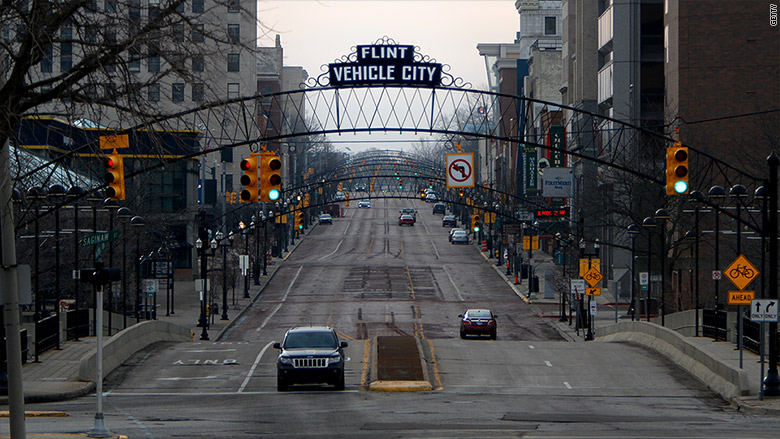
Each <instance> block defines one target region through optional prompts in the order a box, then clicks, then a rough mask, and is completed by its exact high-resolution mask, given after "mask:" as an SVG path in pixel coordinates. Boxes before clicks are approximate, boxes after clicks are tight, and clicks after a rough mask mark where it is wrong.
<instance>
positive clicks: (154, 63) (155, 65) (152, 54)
mask: <svg viewBox="0 0 780 439" xmlns="http://www.w3.org/2000/svg"><path fill="white" fill-rule="evenodd" d="M147 63H148V65H147V67H148V69H149V71H150V72H153V73H154V72H159V71H160V55H157V52H156V51H152V50H150V51H149V60H148V61H147Z"/></svg>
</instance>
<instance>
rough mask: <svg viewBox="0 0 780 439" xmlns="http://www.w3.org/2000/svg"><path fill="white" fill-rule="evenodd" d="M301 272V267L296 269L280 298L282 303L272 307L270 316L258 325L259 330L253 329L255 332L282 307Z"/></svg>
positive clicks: (263, 326)
mask: <svg viewBox="0 0 780 439" xmlns="http://www.w3.org/2000/svg"><path fill="white" fill-rule="evenodd" d="M301 270H303V265H301V266H300V267H298V271H296V272H295V277H293V280H292V281H290V285H289V286H287V291H285V292H284V296H282V302H281V303H279V304H278V305H276V306H275V307H274V310H273V311H271V313H270V314H268V317H266V318H265V320H263V323H262V324H261V325H260V327H259V328H257V329H255V331H261V330H262V329H263V328H265V325H267V324H268V322H270V321H271V318H273V316H274V315H276V312H277V311H279V309H281V308H282V305H283V304H284V302H285V301H286V300H287V296H288V295H290V291H292V287H293V285H295V281H296V280H298V276H300V274H301Z"/></svg>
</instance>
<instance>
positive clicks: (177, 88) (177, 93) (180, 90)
mask: <svg viewBox="0 0 780 439" xmlns="http://www.w3.org/2000/svg"><path fill="white" fill-rule="evenodd" d="M171 100H172V101H173V102H184V83H182V82H174V83H173V87H172V93H171Z"/></svg>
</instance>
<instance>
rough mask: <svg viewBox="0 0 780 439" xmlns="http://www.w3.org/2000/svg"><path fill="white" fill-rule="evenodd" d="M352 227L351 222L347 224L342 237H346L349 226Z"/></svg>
mask: <svg viewBox="0 0 780 439" xmlns="http://www.w3.org/2000/svg"><path fill="white" fill-rule="evenodd" d="M351 225H352V222H348V223H347V227H345V228H344V236H347V230H349V226H351Z"/></svg>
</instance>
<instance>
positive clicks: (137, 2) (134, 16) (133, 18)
mask: <svg viewBox="0 0 780 439" xmlns="http://www.w3.org/2000/svg"><path fill="white" fill-rule="evenodd" d="M115 7H116V6H115ZM128 15H129V16H130V22H131V23H132V24H135V25H138V26H140V25H141V0H130V4H129V6H128Z"/></svg>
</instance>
